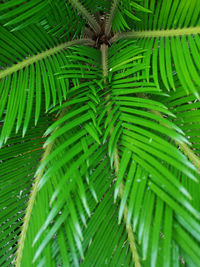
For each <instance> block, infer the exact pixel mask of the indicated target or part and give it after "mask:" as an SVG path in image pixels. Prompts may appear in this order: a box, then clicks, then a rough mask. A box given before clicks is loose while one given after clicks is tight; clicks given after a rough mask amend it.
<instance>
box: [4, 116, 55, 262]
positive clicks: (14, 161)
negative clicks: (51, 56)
mask: <svg viewBox="0 0 200 267" xmlns="http://www.w3.org/2000/svg"><path fill="white" fill-rule="evenodd" d="M51 123H52V117H49V116H43V117H41V118H40V120H39V122H38V126H37V128H35V126H34V120H33V119H32V120H31V123H30V128H29V130H28V131H27V135H26V137H25V138H22V137H21V136H20V135H19V134H18V135H16V134H15V133H13V132H12V135H11V137H10V139H9V141H8V143H7V145H6V146H4V147H3V148H1V150H0V159H1V163H0V166H1V170H0V176H1V181H0V183H1V189H0V198H1V216H0V226H1V230H0V236H1V249H0V264H1V265H2V266H9V265H13V262H14V260H15V256H16V250H17V243H18V240H19V236H20V232H21V226H22V224H23V220H24V216H25V214H26V205H27V201H28V199H29V194H30V192H31V189H32V184H33V183H34V175H35V171H36V169H37V166H38V163H39V160H40V158H41V156H42V153H43V149H42V146H43V144H44V141H45V138H42V136H43V133H44V131H45V129H46V127H47V125H48V124H51ZM22 140H23V142H22Z"/></svg>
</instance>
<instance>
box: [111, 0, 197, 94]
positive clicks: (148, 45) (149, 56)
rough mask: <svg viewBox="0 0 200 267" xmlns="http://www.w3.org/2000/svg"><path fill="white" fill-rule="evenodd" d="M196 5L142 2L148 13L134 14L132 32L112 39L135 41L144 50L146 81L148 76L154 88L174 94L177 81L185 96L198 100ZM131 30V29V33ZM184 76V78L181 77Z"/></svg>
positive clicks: (172, 2) (170, 2) (188, 3)
mask: <svg viewBox="0 0 200 267" xmlns="http://www.w3.org/2000/svg"><path fill="white" fill-rule="evenodd" d="M197 2H198V1H196V0H195V1H190V2H188V1H185V0H182V1H180V3H179V4H178V2H176V1H167V0H166V1H161V0H159V1H157V2H155V1H144V3H143V5H144V7H145V8H148V9H150V10H151V11H152V13H140V12H136V15H138V16H139V17H141V22H138V23H137V24H136V30H135V29H134V30H135V31H132V32H130V33H127V34H126V33H124V34H123V33H122V34H121V35H120V34H119V35H116V37H114V38H116V39H117V38H134V39H135V38H138V39H139V40H138V45H140V46H142V47H143V48H145V49H147V52H146V68H147V69H148V68H149V66H150V65H152V71H151V69H150V70H149V71H147V80H149V79H150V76H151V75H152V77H153V79H154V82H155V83H156V85H157V87H160V82H159V80H162V82H163V85H164V87H165V88H166V89H167V90H170V89H171V88H173V89H174V90H175V83H174V81H175V80H176V78H175V76H177V77H178V79H179V81H180V82H181V84H182V86H183V88H184V90H185V93H186V94H190V93H193V94H194V95H195V96H196V97H199V83H200V78H199V70H200V66H199V60H198V58H199V41H200V40H199V34H200V27H199V14H200V10H199V5H198V4H197ZM132 30H133V29H132ZM183 73H184V75H183Z"/></svg>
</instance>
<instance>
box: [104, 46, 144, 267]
mask: <svg viewBox="0 0 200 267" xmlns="http://www.w3.org/2000/svg"><path fill="white" fill-rule="evenodd" d="M107 50H108V46H107V45H105V44H103V45H101V57H102V69H103V76H104V82H105V81H106V77H107V75H108V65H107V52H108V51H107ZM109 98H110V95H107V96H106V100H108V99H109ZM107 105H109V102H108V103H107ZM110 112H111V109H109V110H108V112H107V113H108V115H109V113H110ZM113 131H114V127H112V128H111V130H110V135H112V133H113ZM114 170H115V175H116V176H118V173H119V153H118V148H117V146H116V148H115V151H114ZM123 193H124V185H123V183H121V184H120V188H119V197H120V198H121V199H122V197H123ZM123 215H124V222H125V224H126V230H127V234H128V240H129V244H130V248H131V252H132V257H133V261H134V263H135V267H141V264H140V258H139V254H138V252H137V247H136V242H135V237H134V233H133V229H132V227H131V225H130V224H129V223H127V216H128V207H127V205H125V207H124V212H123Z"/></svg>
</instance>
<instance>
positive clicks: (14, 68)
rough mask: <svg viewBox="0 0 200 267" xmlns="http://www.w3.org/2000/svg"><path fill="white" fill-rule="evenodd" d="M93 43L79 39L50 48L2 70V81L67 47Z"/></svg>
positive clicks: (0, 74) (0, 73)
mask: <svg viewBox="0 0 200 267" xmlns="http://www.w3.org/2000/svg"><path fill="white" fill-rule="evenodd" d="M93 43H94V41H92V40H90V39H78V40H74V41H70V42H66V43H63V44H60V45H58V46H55V47H53V48H50V49H48V50H46V51H43V52H41V53H39V54H37V55H34V56H32V57H28V58H26V59H24V60H23V61H21V62H19V63H17V64H15V65H13V66H11V67H9V68H7V69H5V70H2V71H1V72H0V79H1V78H3V77H6V76H8V75H10V74H12V73H13V72H16V71H19V70H20V69H23V68H25V67H27V66H29V65H31V64H33V63H35V62H37V61H39V60H41V59H43V58H46V57H49V56H51V55H54V54H56V53H58V52H60V51H61V50H63V49H66V48H67V47H70V46H73V45H77V44H93Z"/></svg>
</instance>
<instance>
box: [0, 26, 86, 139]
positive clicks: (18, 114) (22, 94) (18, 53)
mask: <svg viewBox="0 0 200 267" xmlns="http://www.w3.org/2000/svg"><path fill="white" fill-rule="evenodd" d="M0 31H1V33H2V37H1V40H2V41H1V43H0V45H1V47H8V43H9V47H8V53H7V54H6V58H3V59H2V60H1V62H2V63H1V65H2V66H3V70H1V72H0V95H1V100H0V106H1V108H0V117H3V118H4V126H3V129H2V132H1V141H0V143H1V144H3V143H4V142H6V141H7V139H8V137H9V135H10V132H11V130H12V129H13V126H14V123H15V122H16V132H18V130H19V129H20V127H21V125H22V119H24V118H25V120H24V125H23V135H24V134H25V133H26V130H27V127H28V124H29V121H30V118H31V113H32V110H33V100H34V99H35V105H36V106H35V123H37V121H38V118H39V116H40V109H41V98H42V95H43V92H44V93H45V94H44V95H45V100H46V103H45V105H46V111H47V110H48V109H49V107H50V105H55V104H56V103H57V102H60V103H61V102H62V101H63V100H64V99H66V95H67V89H68V87H69V85H68V83H66V82H65V81H62V82H60V81H59V80H58V79H57V78H56V76H55V73H56V72H58V71H59V70H60V67H61V66H63V65H64V64H65V62H66V61H67V60H66V56H67V55H68V53H66V52H65V51H64V50H65V49H66V48H68V47H70V46H72V45H76V44H81V43H82V44H84V43H87V44H88V42H89V41H88V40H87V39H80V40H74V41H70V42H65V43H62V44H58V41H57V40H56V39H55V38H52V37H50V36H49V35H48V34H47V33H46V32H45V31H44V30H43V29H42V28H41V27H36V26H32V28H31V29H30V28H29V30H28V31H25V30H24V31H23V33H21V32H20V31H18V32H17V33H16V34H14V33H10V32H9V31H7V30H6V29H5V28H3V27H1V28H0ZM30 34H32V35H30ZM40 38H42V40H43V43H42V44H41V43H40ZM24 40H26V42H25V43H24ZM16 42H17V44H16ZM36 51H37V52H36ZM61 51H63V53H62V54H61V53H60V52H61ZM13 53H14V55H15V57H12V54H13ZM41 73H42V75H41ZM36 88H37V90H36ZM11 110H12V112H11ZM4 113H6V114H5V116H4Z"/></svg>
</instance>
